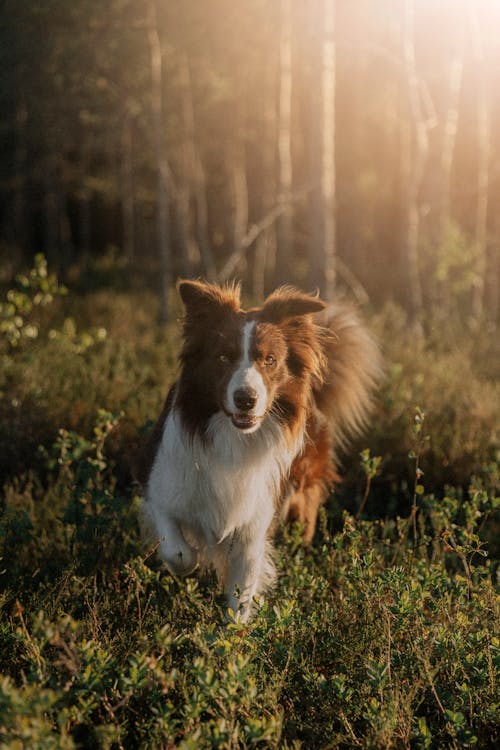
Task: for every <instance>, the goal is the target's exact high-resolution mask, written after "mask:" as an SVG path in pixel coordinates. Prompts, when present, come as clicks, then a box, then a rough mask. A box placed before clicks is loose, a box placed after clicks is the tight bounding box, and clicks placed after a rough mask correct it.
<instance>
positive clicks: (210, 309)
mask: <svg viewBox="0 0 500 750" xmlns="http://www.w3.org/2000/svg"><path fill="white" fill-rule="evenodd" d="M177 289H178V290H179V294H180V296H181V299H182V301H183V303H184V306H185V308H186V313H187V314H188V316H195V317H198V316H200V315H203V316H205V315H208V314H210V313H212V314H214V313H215V312H230V311H234V312H236V311H237V310H239V309H240V287H239V285H238V284H227V285H225V286H218V285H217V284H209V283H207V282H205V281H188V280H186V279H181V280H180V281H179V282H178V284H177Z"/></svg>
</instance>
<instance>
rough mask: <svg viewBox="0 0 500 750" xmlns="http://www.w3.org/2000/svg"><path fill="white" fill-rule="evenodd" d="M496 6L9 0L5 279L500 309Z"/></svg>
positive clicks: (388, 0)
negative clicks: (113, 280)
mask: <svg viewBox="0 0 500 750" xmlns="http://www.w3.org/2000/svg"><path fill="white" fill-rule="evenodd" d="M499 28H500V2H498V0H475V1H474V2H472V1H467V0H439V2H436V0H378V1H377V2H374V1H373V0H356V1H355V2H352V1H350V0H313V1H312V2H302V0H273V1H272V2H270V1H269V0H248V1H246V2H241V1H240V2H234V0H232V1H230V0H190V2H185V1H182V0H169V1H168V2H166V1H163V0H134V1H133V2H131V1H130V0H109V1H108V2H106V3H102V2H98V1H97V0H76V1H75V2H71V3H68V2H66V0H46V1H45V2H43V3H40V2H38V1H35V0H23V2H22V3H19V2H15V1H14V0H3V1H2V2H1V3H0V112H1V121H0V128H1V130H0V133H1V137H0V201H1V203H0V243H1V244H0V247H1V253H2V256H1V257H2V274H3V278H4V280H5V279H6V278H7V277H11V276H12V273H13V270H17V269H18V268H19V266H21V265H23V264H24V265H26V264H27V263H28V262H29V261H30V260H31V258H32V256H33V255H34V253H36V252H43V253H44V254H45V255H46V257H47V259H48V261H49V264H50V265H51V267H53V268H55V269H57V270H58V272H59V273H60V274H62V276H63V278H68V277H70V276H71V274H73V278H75V277H77V276H78V277H79V278H84V279H85V274H86V273H89V269H92V267H93V266H95V264H96V261H99V259H102V258H103V257H106V258H107V259H108V260H110V259H111V260H112V261H113V262H116V263H119V264H120V263H121V264H122V266H123V265H127V266H128V268H129V269H130V268H132V269H133V271H134V273H133V274H132V275H133V277H134V278H135V279H137V280H140V283H141V284H144V285H147V286H150V288H151V289H152V290H154V291H155V293H157V294H158V295H159V298H160V299H161V315H162V317H163V318H166V317H167V315H168V311H169V304H170V303H169V299H168V297H169V290H170V289H171V287H172V283H173V281H175V279H176V278H177V277H178V276H179V275H190V276H192V275H195V276H204V277H207V278H210V279H218V280H224V279H227V278H230V277H233V276H238V277H240V278H242V279H244V280H245V282H246V288H247V290H248V291H249V293H251V294H252V295H253V296H254V297H260V296H261V295H262V294H264V293H265V292H267V291H270V290H271V288H273V287H274V285H275V284H276V283H281V282H284V281H288V282H293V283H296V284H299V285H300V286H302V287H305V288H307V289H312V288H315V287H319V288H320V289H321V291H322V292H323V293H324V294H326V295H328V296H331V295H332V294H334V293H335V291H334V290H335V289H336V288H339V287H340V288H345V289H347V290H348V291H349V293H350V294H354V296H355V297H356V298H357V299H358V301H359V302H361V303H362V304H364V303H365V302H366V301H368V300H370V301H371V302H373V303H374V304H376V305H379V304H380V303H382V302H384V301H386V300H387V299H393V300H395V301H396V302H398V303H399V304H401V305H402V306H403V307H404V308H405V309H406V311H407V312H408V314H409V316H410V319H411V320H412V321H413V322H416V323H421V322H422V321H424V320H425V316H426V311H427V310H428V309H429V307H430V306H432V305H434V306H435V305H436V304H437V306H438V307H441V306H442V305H445V304H448V303H449V301H450V299H453V300H454V301H457V302H458V304H459V306H460V310H461V313H462V315H463V320H464V321H465V322H467V323H471V322H473V323H474V322H475V323H476V324H477V323H478V322H480V321H482V320H483V319H484V318H486V319H488V320H489V321H492V322H496V321H497V319H498V310H499V302H498V298H499V244H500V218H499V217H500V213H499V212H498V211H497V206H498V203H499V198H500V138H499V137H498V133H499V132H500V96H499V90H500V89H499V83H500V81H499V78H500V35H499V34H498V29H499Z"/></svg>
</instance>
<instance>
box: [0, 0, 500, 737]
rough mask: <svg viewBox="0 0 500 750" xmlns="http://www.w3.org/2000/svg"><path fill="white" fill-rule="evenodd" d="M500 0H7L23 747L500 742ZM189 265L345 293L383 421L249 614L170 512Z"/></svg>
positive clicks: (8, 649) (9, 275)
mask: <svg viewBox="0 0 500 750" xmlns="http://www.w3.org/2000/svg"><path fill="white" fill-rule="evenodd" d="M499 28H500V2H499V0H474V1H473V0H376V1H375V0H307V1H306V0H267V1H266V0H245V1H243V0H232V1H231V2H230V1H229V0H184V2H182V1H181V0H135V1H134V2H132V1H131V0H108V2H106V3H102V2H101V3H98V2H97V1H96V0H74V1H73V2H71V3H70V2H65V0H44V2H39V1H38V0H23V2H14V0H0V113H1V115H0V134H1V137H0V750H4V749H5V750H7V749H8V750H11V749H13V750H23V749H24V748H26V749H27V750H28V749H29V750H46V749H47V748H54V749H55V748H57V749H58V750H59V749H60V748H62V749H65V748H68V749H73V748H76V749H77V750H94V748H106V749H109V750H121V749H122V748H123V749H126V750H129V749H130V750H134V749H135V748H151V749H153V748H154V749H157V748H162V749H164V750H173V749H174V748H179V750H199V749H204V748H207V749H208V748H216V747H217V748H224V749H228V750H235V749H236V748H255V747H258V748H280V749H281V748H283V749H284V750H300V749H302V750H314V749H316V748H321V749H324V750H326V749H327V748H338V749H339V750H341V749H342V750H343V749H348V748H365V749H366V750H368V748H370V749H373V748H375V749H380V750H387V749H388V748H394V749H399V748H404V749H406V748H408V749H412V750H413V749H414V748H431V749H432V748H462V747H478V748H486V749H489V748H496V747H498V746H499V745H500V734H499V727H500V691H499V684H500V589H499V582H500V544H499V539H500V440H499V433H500V377H499V376H500V336H499V331H498V327H499V322H500V319H499V318H500V286H499V285H500V219H499V214H498V211H497V206H498V205H499V204H500V138H499V136H498V134H499V133H500V96H499V95H498V92H499V91H500V35H499V34H498V29H499ZM180 277H189V278H205V279H208V280H211V281H217V282H220V283H223V282H226V281H232V280H233V279H236V280H241V281H242V285H243V295H244V300H245V304H248V305H249V306H250V305H253V304H258V303H260V302H262V300H263V298H264V297H265V296H266V295H267V294H268V293H270V292H271V291H272V290H273V289H275V288H276V286H278V285H280V284H293V285H295V286H297V287H299V288H301V289H303V290H304V291H307V292H314V291H316V290H318V291H319V293H320V294H321V296H322V297H323V298H324V299H325V300H335V299H337V298H346V299H347V300H348V301H349V302H350V303H352V304H354V305H355V306H357V308H359V311H360V315H361V316H362V318H363V319H364V320H365V322H366V324H367V326H368V327H369V328H370V330H371V331H372V332H373V334H374V336H375V337H376V339H377V340H378V342H379V345H380V349H381V351H382V356H383V360H384V371H385V374H384V380H383V383H382V384H381V387H380V390H379V392H378V394H377V399H376V407H375V412H374V414H373V416H372V420H371V423H370V427H369V428H368V429H367V431H366V432H365V433H364V434H363V435H361V436H360V437H359V438H358V439H357V440H355V441H354V442H353V443H352V444H351V445H349V446H346V447H345V450H344V451H343V454H342V456H341V463H342V466H341V473H342V482H341V484H340V485H339V486H337V487H336V488H335V489H334V491H333V492H332V495H331V497H330V499H329V501H328V503H327V505H326V506H325V508H324V509H323V511H322V514H321V517H320V522H319V526H318V530H317V533H316V536H315V538H314V540H313V543H312V544H311V545H310V546H306V547H305V546H304V545H303V544H302V543H301V529H300V526H299V525H297V524H295V525H293V526H291V527H287V528H283V529H281V530H280V531H279V533H278V538H277V543H276V546H277V550H276V565H277V568H278V581H277V584H276V588H275V589H274V590H273V592H271V594H270V595H269V597H267V599H266V600H265V601H261V602H259V606H258V611H257V613H256V615H255V618H254V619H253V620H252V621H251V622H250V623H247V624H242V623H241V622H239V621H238V619H237V618H236V617H235V618H232V617H231V616H230V617H229V621H228V620H227V613H226V612H225V607H224V597H223V595H222V594H221V592H220V591H219V590H218V588H217V584H216V580H215V576H214V575H213V574H212V572H210V571H206V572H203V573H199V572H198V573H196V574H194V575H193V576H190V577H188V578H185V579H178V578H174V577H172V576H170V575H169V574H168V572H166V571H165V570H164V569H163V568H162V567H161V564H160V563H159V561H158V560H157V559H156V557H155V555H154V554H153V552H152V550H151V549H148V548H147V547H145V545H144V544H143V543H142V542H141V539H140V534H139V529H138V522H137V515H138V508H139V505H140V502H141V495H142V489H143V488H142V487H141V486H140V484H139V483H138V482H137V481H136V474H135V471H134V466H135V463H136V459H137V456H138V455H139V453H140V451H141V449H142V447H143V445H144V443H145V441H146V440H147V438H148V435H150V433H151V430H152V427H153V425H154V422H155V420H156V418H157V416H158V414H159V413H160V411H161V408H162V405H163V401H164V399H165V395H166V392H167V389H168V387H169V385H170V384H171V383H172V382H173V381H174V379H175V377H176V374H177V373H178V353H179V348H180V335H181V325H180V323H181V320H182V309H181V304H180V300H179V299H178V295H177V292H176V288H175V285H176V282H177V280H178V278H180Z"/></svg>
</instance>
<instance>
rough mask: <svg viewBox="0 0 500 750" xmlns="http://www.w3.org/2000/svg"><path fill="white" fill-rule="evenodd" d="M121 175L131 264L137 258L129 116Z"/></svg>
mask: <svg viewBox="0 0 500 750" xmlns="http://www.w3.org/2000/svg"><path fill="white" fill-rule="evenodd" d="M120 173H121V175H120V176H121V180H120V197H121V214H122V238H123V252H124V255H125V257H126V259H127V260H128V261H129V262H131V261H133V260H134V257H135V211H134V167H133V158H132V121H131V118H130V116H129V115H128V114H126V115H125V117H124V120H123V129H122V138H121V163H120Z"/></svg>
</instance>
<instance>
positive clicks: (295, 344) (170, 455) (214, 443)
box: [142, 281, 381, 620]
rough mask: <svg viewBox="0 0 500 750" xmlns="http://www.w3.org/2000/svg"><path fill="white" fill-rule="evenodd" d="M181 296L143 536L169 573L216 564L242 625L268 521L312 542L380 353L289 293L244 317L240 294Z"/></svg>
mask: <svg viewBox="0 0 500 750" xmlns="http://www.w3.org/2000/svg"><path fill="white" fill-rule="evenodd" d="M179 292H180V295H181V298H182V301H183V303H184V306H185V319H184V337H183V347H182V351H181V355H180V363H181V371H180V376H179V379H178V381H177V382H176V383H175V384H174V385H173V387H172V388H171V390H170V392H169V394H168V397H167V400H166V403H165V407H164V409H163V412H162V414H161V416H160V419H159V421H158V423H157V425H156V427H155V430H154V433H153V437H152V440H151V444H150V450H151V458H150V465H151V468H150V471H149V476H148V479H147V484H146V493H145V495H146V496H145V501H144V503H143V505H142V521H143V529H144V530H145V531H146V533H147V535H148V537H149V539H150V540H152V541H153V542H156V543H157V544H158V549H159V554H160V557H161V558H162V560H163V561H164V562H165V563H166V565H167V567H168V568H169V570H170V571H171V572H172V573H174V574H177V575H186V574H188V573H191V572H192V571H193V570H194V569H195V568H196V567H197V565H213V566H214V567H215V569H216V571H217V574H218V577H219V579H220V580H221V581H223V582H224V583H225V586H226V591H227V597H228V606H229V607H230V608H231V609H232V610H233V611H234V612H235V613H236V612H237V613H238V616H239V617H240V618H241V619H242V620H246V619H247V618H248V617H249V615H250V613H251V609H252V603H253V600H254V597H256V596H258V595H260V594H261V593H262V592H263V591H264V590H265V589H266V588H267V587H269V586H270V585H271V584H272V582H273V579H274V576H275V570H274V565H273V560H272V532H273V530H274V528H275V526H276V520H280V519H297V520H298V521H300V522H302V524H303V525H304V539H305V541H306V542H309V541H310V540H311V539H312V537H313V534H314V529H315V524H316V517H317V513H318V508H319V506H320V505H321V503H323V502H324V501H325V499H326V498H327V496H328V494H329V491H330V488H331V486H332V485H333V484H334V483H335V482H336V481H337V480H338V478H339V477H338V474H337V468H336V452H337V451H338V449H339V447H341V446H343V445H344V444H345V441H346V439H347V438H348V437H350V436H352V435H353V434H355V433H357V432H359V430H360V429H361V428H362V427H363V426H364V424H365V422H366V420H367V417H368V415H369V413H370V410H371V406H372V392H373V389H374V386H375V385H376V383H377V381H378V379H379V375H380V371H381V367H380V357H379V352H378V348H377V346H376V344H375V343H374V341H373V339H372V338H371V336H370V335H369V333H368V332H367V331H366V329H365V328H364V327H363V326H362V325H361V324H360V322H359V320H358V318H357V317H356V315H355V314H354V313H353V311H352V310H350V309H349V308H348V307H345V306H335V305H332V306H326V305H325V303H324V302H322V301H321V300H320V299H318V298H317V297H311V296H308V295H306V294H302V293H301V292H299V291H297V290H296V289H293V288H291V287H282V288H280V289H278V290H277V291H275V292H274V293H273V294H271V295H270V296H269V297H268V298H267V300H266V301H265V303H264V305H263V307H261V308H254V309H251V310H243V309H242V308H241V306H240V292H239V287H238V286H235V285H231V286H225V287H220V286H217V285H215V284H207V283H204V282H198V281H181V282H180V283H179Z"/></svg>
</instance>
